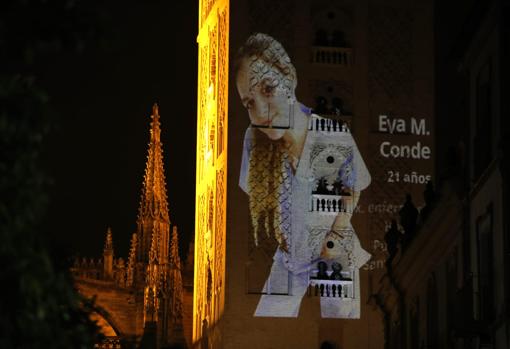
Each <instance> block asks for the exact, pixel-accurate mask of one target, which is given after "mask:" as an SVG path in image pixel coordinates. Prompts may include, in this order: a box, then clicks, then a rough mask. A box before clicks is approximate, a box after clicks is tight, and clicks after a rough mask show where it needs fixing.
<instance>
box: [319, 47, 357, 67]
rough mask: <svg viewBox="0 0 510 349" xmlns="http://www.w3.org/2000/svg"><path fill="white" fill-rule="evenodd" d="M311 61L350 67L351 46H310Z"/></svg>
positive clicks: (352, 62) (351, 62) (352, 61)
mask: <svg viewBox="0 0 510 349" xmlns="http://www.w3.org/2000/svg"><path fill="white" fill-rule="evenodd" d="M311 61H312V63H314V64H328V65H337V66H345V67H350V66H352V65H353V64H354V60H353V55H352V48H346V47H328V46H314V47H312V57H311Z"/></svg>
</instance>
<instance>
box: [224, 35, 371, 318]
mask: <svg viewBox="0 0 510 349" xmlns="http://www.w3.org/2000/svg"><path fill="white" fill-rule="evenodd" d="M234 73H235V79H236V84H237V91H238V93H239V96H240V99H241V102H242V104H243V105H244V107H245V108H246V110H247V117H248V118H249V121H250V124H251V125H250V126H249V127H248V129H247V130H246V133H245V136H244V144H243V156H242V163H241V169H240V178H239V185H240V187H241V188H242V190H243V191H245V192H246V193H247V195H248V197H249V212H250V218H251V226H248V227H247V228H246V229H247V234H251V235H252V241H253V244H254V245H255V248H260V245H261V241H262V240H267V239H273V241H276V245H277V247H275V248H274V251H272V252H271V254H273V253H274V255H273V257H272V265H271V268H270V271H269V272H268V275H267V278H266V279H265V280H266V281H265V282H264V285H263V287H262V288H261V290H260V293H261V296H260V300H259V302H258V305H257V308H256V310H255V314H254V315H255V316H265V317H297V316H299V310H300V306H301V302H302V300H303V297H305V296H310V297H318V298H319V299H320V306H321V314H322V317H329V318H359V317H360V288H359V269H360V267H362V266H363V265H364V264H365V263H366V262H367V261H368V260H369V259H370V254H369V253H368V252H366V251H365V250H364V249H363V248H362V246H361V245H360V241H359V239H358V236H357V235H356V232H355V231H354V228H353V226H352V224H351V218H352V214H353V212H354V209H355V207H356V205H357V203H358V200H359V197H360V193H361V191H362V190H363V189H365V188H366V187H367V186H368V185H369V184H370V174H369V173H368V170H367V168H366V166H365V163H364V162H363V159H362V157H361V155H360V153H359V151H358V149H357V147H356V143H355V142H354V139H353V137H352V135H351V133H350V131H349V129H348V127H347V125H346V124H345V123H343V122H342V121H341V120H337V119H335V120H333V119H329V118H326V117H322V116H320V115H316V114H314V113H312V111H311V110H310V109H309V108H307V107H306V106H304V105H303V104H301V103H300V102H299V101H298V100H297V99H296V96H295V90H296V86H297V83H298V78H297V74H296V70H295V68H294V66H293V64H292V63H291V60H290V58H289V56H288V54H287V52H286V51H285V49H284V47H283V46H282V45H281V44H280V43H279V42H278V41H276V40H275V39H273V38H272V37H270V36H269V35H266V34H262V33H257V34H254V35H252V36H250V37H249V38H248V39H247V40H246V42H245V43H244V45H243V46H242V47H241V48H240V49H239V51H238V54H237V57H236V60H235V71H234Z"/></svg>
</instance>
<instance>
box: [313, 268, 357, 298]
mask: <svg viewBox="0 0 510 349" xmlns="http://www.w3.org/2000/svg"><path fill="white" fill-rule="evenodd" d="M317 274H318V271H317V270H312V275H314V276H311V277H310V280H309V287H308V295H309V296H320V297H326V298H337V299H339V300H341V299H347V298H351V299H353V298H355V297H354V296H355V294H354V281H353V273H352V272H350V271H342V272H341V274H342V278H341V279H340V280H331V279H326V278H319V277H318V276H317ZM327 274H328V277H331V274H332V271H331V270H328V271H327Z"/></svg>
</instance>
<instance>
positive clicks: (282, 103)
mask: <svg viewBox="0 0 510 349" xmlns="http://www.w3.org/2000/svg"><path fill="white" fill-rule="evenodd" d="M236 84H237V91H238V92H239V96H240V98H241V102H242V103H243V105H244V107H245V108H246V109H247V110H248V115H249V117H250V122H251V123H252V126H253V127H256V128H259V129H260V131H262V132H263V133H264V134H266V135H267V136H268V137H269V138H270V139H272V140H276V139H279V138H281V137H283V134H284V133H285V130H286V129H288V128H289V126H290V122H291V115H290V113H291V108H290V105H291V103H292V101H293V98H294V91H293V90H292V81H291V78H290V77H289V76H286V74H284V73H282V72H280V71H279V70H278V69H277V68H276V67H275V66H271V65H270V64H268V63H267V62H265V61H264V60H263V59H261V58H256V57H249V58H244V59H243V60H242V63H241V66H240V68H239V71H238V74H237V80H236Z"/></svg>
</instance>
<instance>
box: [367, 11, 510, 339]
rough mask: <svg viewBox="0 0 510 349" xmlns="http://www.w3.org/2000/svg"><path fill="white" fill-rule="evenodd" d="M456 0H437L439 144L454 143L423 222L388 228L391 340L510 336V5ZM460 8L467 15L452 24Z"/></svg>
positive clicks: (386, 290) (386, 293)
mask: <svg viewBox="0 0 510 349" xmlns="http://www.w3.org/2000/svg"><path fill="white" fill-rule="evenodd" d="M450 5H451V6H452V7H451V8H448V5H445V4H439V3H438V4H437V7H438V8H437V13H438V15H439V16H441V17H442V20H443V21H444V22H442V23H438V24H437V26H438V27H437V35H436V37H438V38H439V42H438V50H439V51H442V52H440V54H438V62H439V63H438V70H437V73H436V76H437V86H438V92H437V93H438V96H439V99H441V100H442V101H440V103H438V108H437V113H438V116H440V117H441V118H439V119H438V121H437V123H438V127H439V128H441V129H442V132H443V135H442V136H441V137H438V147H440V148H441V149H445V150H446V149H448V151H445V152H444V156H442V157H441V159H438V169H440V171H439V173H440V177H439V179H440V182H439V186H438V187H439V189H438V193H437V194H434V193H432V194H426V195H429V196H430V200H429V204H428V208H427V209H426V210H425V211H423V209H422V211H421V212H420V214H419V215H417V216H415V219H417V221H416V220H415V221H414V222H415V224H414V227H413V228H412V229H408V230H407V231H406V229H403V228H401V229H396V231H393V232H390V231H389V230H388V233H387V237H388V241H389V244H391V245H392V247H391V248H390V246H389V247H388V250H391V251H393V253H392V254H391V255H390V257H391V258H390V259H389V260H388V263H387V268H386V270H387V273H386V275H385V276H384V277H383V278H382V280H381V283H380V289H379V292H378V294H377V297H376V301H377V302H378V305H379V306H380V308H381V310H382V312H383V313H384V314H385V334H386V336H385V339H386V340H385V343H386V348H473V349H474V348H477V349H480V348H491V349H492V348H494V349H495V348H508V347H509V345H510V342H509V340H510V335H509V333H510V332H509V331H510V327H509V324H510V323H509V298H508V297H509V294H510V292H509V290H510V288H509V278H508V275H509V267H510V265H509V259H508V252H509V240H508V236H509V235H508V217H507V215H506V214H505V212H506V211H507V209H508V185H507V184H506V183H507V182H508V154H509V153H508V150H509V147H508V120H507V119H508V118H507V115H508V113H507V112H508V107H507V106H506V105H505V102H504V97H503V96H504V95H505V93H507V92H508V82H507V81H506V80H505V79H504V78H503V77H504V76H507V75H505V74H508V68H507V67H506V65H505V63H504V62H506V61H507V60H508V54H509V47H510V41H509V37H510V36H509V27H508V24H507V23H506V22H507V21H505V20H504V18H506V17H508V14H509V12H508V11H509V7H508V5H507V4H506V3H505V2H503V1H488V2H482V1H472V2H469V3H465V2H462V4H460V3H458V4H456V5H455V4H450ZM460 5H461V7H460V8H463V9H465V11H464V12H462V11H459V7H458V6H460ZM454 13H456V14H459V13H460V15H459V18H457V19H455V20H453V21H452V22H450V25H449V26H445V25H444V24H445V23H448V22H447V19H448V18H452V17H451V15H452V14H454ZM402 218H403V217H402V216H401V219H402ZM401 222H402V221H401ZM401 225H404V224H401ZM392 236H395V238H393V237H392ZM409 237H411V238H409ZM406 240H407V241H408V242H407V243H406V242H405V241H406Z"/></svg>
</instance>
